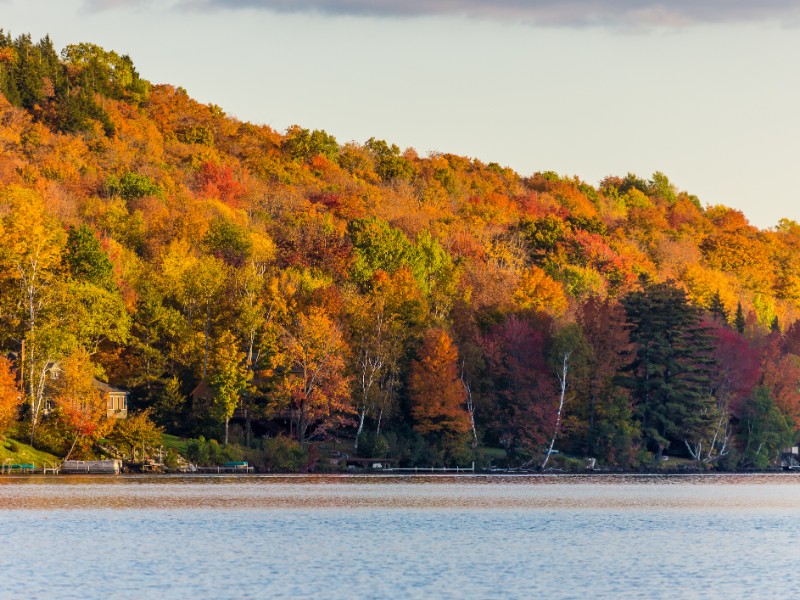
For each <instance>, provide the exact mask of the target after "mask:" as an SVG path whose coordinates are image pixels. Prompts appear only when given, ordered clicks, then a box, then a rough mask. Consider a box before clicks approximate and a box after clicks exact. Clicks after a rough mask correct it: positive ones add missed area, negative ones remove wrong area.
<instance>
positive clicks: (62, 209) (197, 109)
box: [0, 35, 800, 467]
mask: <svg viewBox="0 0 800 600" xmlns="http://www.w3.org/2000/svg"><path fill="white" fill-rule="evenodd" d="M266 117H267V115H265V118H266ZM0 147H2V152H0V207H1V208H2V228H3V235H2V236H0V260H2V262H3V268H2V269H0V288H2V295H1V296H0V348H3V349H5V350H6V351H8V352H18V353H19V352H21V351H23V350H24V360H25V363H24V364H23V367H22V370H23V371H24V374H23V385H24V386H25V390H24V391H25V402H24V405H23V407H22V410H21V413H20V414H21V415H22V419H23V422H27V423H28V425H27V427H28V430H29V429H30V427H31V425H33V426H34V428H35V426H36V424H37V423H40V422H41V424H42V427H43V428H44V429H43V432H44V431H45V430H46V429H47V426H46V423H45V421H46V420H42V418H41V417H42V415H41V414H40V413H41V409H42V407H43V401H44V399H45V396H46V395H47V386H48V384H47V381H48V380H47V376H48V374H47V368H48V367H47V366H48V365H49V364H52V363H53V362H54V361H62V360H67V359H68V357H73V356H75V355H76V353H81V352H83V353H85V354H86V355H88V356H89V357H90V362H91V364H92V365H93V366H94V367H96V368H97V372H98V375H99V376H101V377H105V378H106V379H108V381H109V382H110V383H112V384H113V385H118V386H121V387H125V388H127V389H130V390H131V391H132V393H133V398H132V405H133V407H134V408H139V409H144V408H149V409H150V413H149V414H151V416H152V418H154V419H155V420H156V421H157V422H158V423H159V424H160V425H161V426H163V427H165V428H166V430H167V431H168V432H169V433H175V434H187V435H188V434H192V435H199V434H204V435H206V436H212V437H217V438H222V437H223V436H226V435H228V434H229V428H228V422H229V421H230V420H231V419H233V423H234V427H233V429H231V430H230V434H231V435H233V436H234V437H236V439H242V438H244V437H249V435H250V430H255V432H256V434H259V435H261V434H264V433H268V434H270V435H275V434H277V433H284V434H286V435H289V434H291V435H293V436H295V437H296V438H297V440H298V442H300V443H305V442H306V441H308V439H309V438H312V437H316V438H319V437H322V436H324V435H325V434H326V432H335V433H336V435H339V436H346V437H356V436H357V437H358V441H359V442H360V444H361V448H360V452H361V453H362V454H365V455H370V454H373V455H381V454H386V453H389V455H391V456H393V457H396V458H398V459H399V460H401V461H402V462H403V463H404V464H415V463H420V464H431V462H436V461H439V462H449V463H450V464H452V463H453V462H459V461H460V462H461V463H462V464H463V463H464V461H468V460H471V456H472V451H473V450H472V449H473V448H474V447H475V446H477V445H478V444H481V445H483V444H486V445H489V446H495V447H502V448H504V449H505V450H506V454H507V460H508V464H511V465H517V464H532V462H533V461H536V462H538V460H539V458H538V457H541V456H542V454H543V452H544V451H545V449H546V448H547V447H548V446H549V445H550V442H551V439H552V437H553V435H554V434H555V433H556V431H557V432H558V439H557V441H556V443H555V447H556V448H559V449H560V450H561V451H562V452H564V451H568V452H570V453H572V454H575V455H578V456H594V457H597V458H599V459H600V460H601V461H603V462H605V463H608V464H617V465H621V466H628V465H631V464H639V463H642V462H648V461H650V460H651V459H653V458H660V455H661V454H662V453H664V452H669V453H679V454H682V455H684V456H687V457H690V458H693V459H696V460H697V462H698V463H700V464H705V465H723V464H724V465H727V466H730V467H733V466H738V467H752V466H758V467H763V466H766V465H767V464H768V463H769V462H770V461H772V460H774V459H775V457H776V454H777V451H778V450H780V448H781V447H782V446H784V445H786V444H789V443H790V442H791V441H792V438H793V435H794V433H795V431H796V429H797V426H798V424H800V357H799V356H798V354H800V325H798V324H797V323H796V321H797V318H798V315H799V314H800V312H798V311H799V309H800V226H799V225H798V224H797V223H795V222H793V221H788V220H786V221H782V222H781V224H780V225H779V226H778V227H777V228H775V229H772V230H759V229H758V228H756V227H753V226H751V225H750V224H749V223H748V221H747V219H746V218H745V217H744V216H743V215H742V214H741V213H740V212H738V211H736V210H733V209H730V208H726V207H724V206H704V205H703V203H702V199H698V198H696V197H695V196H693V195H691V194H690V193H688V192H684V191H680V190H678V189H676V188H675V186H674V185H672V184H671V183H670V181H669V179H668V177H667V176H666V175H664V174H662V173H654V174H652V175H651V176H649V178H641V177H639V176H636V175H632V174H627V175H624V176H614V175H610V176H609V177H607V178H606V179H604V180H603V181H602V182H600V183H599V184H598V185H597V186H593V185H591V184H589V183H586V182H583V181H581V180H580V179H579V178H577V177H564V176H559V175H557V174H555V173H552V172H541V173H535V174H533V175H530V176H524V175H520V174H518V173H515V172H513V171H512V170H510V169H507V168H504V167H502V166H500V165H498V164H495V163H489V164H483V163H481V162H479V161H477V160H473V159H470V158H467V157H461V156H455V155H451V154H434V155H431V156H427V157H420V156H418V154H417V153H416V152H415V151H414V150H413V149H410V148H409V149H405V150H401V149H400V148H398V147H397V146H395V145H393V144H392V143H391V142H387V141H383V140H378V139H374V138H372V139H369V140H366V141H364V142H363V143H362V142H346V143H343V142H341V141H339V140H336V139H335V138H333V137H332V136H330V135H329V134H327V133H326V132H325V131H321V130H314V131H311V130H308V129H304V128H302V127H301V126H295V127H291V128H289V129H288V130H287V131H285V132H277V131H274V130H272V129H270V128H269V127H267V126H263V125H253V124H250V123H243V122H240V121H238V120H237V119H235V118H232V117H230V116H227V115H226V114H225V112H224V110H223V109H222V108H220V107H218V106H214V105H203V104H200V103H198V102H196V101H194V100H192V98H190V97H189V96H188V95H187V93H186V92H185V91H184V90H182V89H180V88H175V87H173V86H170V85H151V84H150V83H149V82H147V81H146V80H145V79H143V78H142V77H141V76H140V75H139V74H138V73H137V71H136V69H135V67H134V64H133V62H132V61H131V59H130V58H128V57H120V56H119V55H117V54H116V53H114V52H112V51H106V50H103V49H101V48H99V47H97V46H94V45H91V44H80V45H75V46H68V47H67V48H66V49H65V50H64V51H63V52H61V53H60V54H59V53H57V52H56V50H55V49H54V48H53V46H52V43H51V42H50V40H49V39H47V38H46V39H44V40H42V41H40V42H34V41H33V40H31V39H30V37H27V36H21V37H19V38H16V39H12V38H11V37H9V36H6V35H0ZM23 342H24V348H23ZM76 360H77V359H76ZM76 368H77V367H76ZM201 382H202V383H203V386H201V387H204V388H205V390H206V392H205V393H204V394H199V393H198V394H195V395H194V396H190V392H192V391H193V390H195V389H196V388H197V387H198V385H200V384H201ZM0 395H1V394H0ZM9 397H10V396H9ZM0 404H2V402H0ZM0 412H1V411H0ZM0 423H2V419H0ZM18 427H22V425H18ZM26 431H27V430H26ZM43 435H44V434H43ZM86 435H90V434H86ZM31 436H32V437H34V436H33V433H32V434H31Z"/></svg>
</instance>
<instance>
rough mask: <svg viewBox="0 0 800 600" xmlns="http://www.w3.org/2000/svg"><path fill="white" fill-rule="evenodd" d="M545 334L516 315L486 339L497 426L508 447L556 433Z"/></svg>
mask: <svg viewBox="0 0 800 600" xmlns="http://www.w3.org/2000/svg"><path fill="white" fill-rule="evenodd" d="M544 341H545V336H544V334H543V333H542V332H541V331H538V330H536V329H534V328H533V327H532V326H531V324H530V323H528V322H527V321H525V320H524V319H522V318H520V317H517V316H511V317H510V318H508V319H507V320H506V322H505V323H503V324H502V325H500V326H498V327H495V328H494V330H493V331H492V332H491V333H490V334H489V335H487V336H485V337H484V338H483V340H482V346H483V349H484V354H485V356H486V363H487V366H488V369H489V372H490V373H491V375H492V379H493V383H494V400H495V404H496V408H495V413H494V422H493V427H494V428H495V429H496V430H497V434H498V437H499V441H500V443H501V444H502V445H503V447H504V448H506V450H507V451H510V452H513V451H514V450H516V449H520V448H524V449H526V450H528V451H535V450H536V448H537V447H539V446H541V445H542V444H543V443H544V442H545V440H546V439H547V436H548V435H549V434H550V433H552V430H553V427H554V423H555V417H556V405H555V399H556V393H555V388H554V384H553V381H552V378H551V377H550V375H549V371H548V369H547V365H546V364H545V358H544V351H543V350H544Z"/></svg>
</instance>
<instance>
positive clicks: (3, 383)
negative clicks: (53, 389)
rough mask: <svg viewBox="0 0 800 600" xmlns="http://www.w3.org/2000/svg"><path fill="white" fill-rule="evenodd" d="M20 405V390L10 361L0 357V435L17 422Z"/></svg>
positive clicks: (21, 398)
mask: <svg viewBox="0 0 800 600" xmlns="http://www.w3.org/2000/svg"><path fill="white" fill-rule="evenodd" d="M22 403H23V397H22V390H21V389H20V387H19V383H17V376H16V373H15V372H14V369H13V367H12V364H11V361H10V360H8V359H7V358H5V357H0V435H2V434H3V433H5V432H6V431H7V430H8V428H9V427H10V426H11V425H12V424H14V422H15V421H16V420H17V418H18V417H19V409H20V407H21V406H22Z"/></svg>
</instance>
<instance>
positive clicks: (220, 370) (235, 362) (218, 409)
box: [209, 331, 253, 444]
mask: <svg viewBox="0 0 800 600" xmlns="http://www.w3.org/2000/svg"><path fill="white" fill-rule="evenodd" d="M237 348H238V343H237V340H236V337H235V336H234V335H233V334H232V333H230V332H229V331H223V332H222V334H221V335H220V336H219V338H218V339H217V341H216V344H215V347H214V353H213V355H212V357H211V375H210V377H209V384H210V385H211V388H212V389H213V390H214V410H213V412H214V414H215V415H216V416H217V417H218V418H219V419H220V420H222V421H224V423H225V443H226V444H227V443H228V424H229V423H230V419H231V417H232V416H233V412H234V410H236V407H237V406H238V405H239V401H240V398H241V396H242V394H243V393H244V392H245V391H246V390H247V385H248V383H249V382H250V378H251V377H252V376H253V372H252V371H251V370H250V369H249V368H248V367H247V364H246V363H245V355H244V353H243V352H239V351H238V349H237Z"/></svg>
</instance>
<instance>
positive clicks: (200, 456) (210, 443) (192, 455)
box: [186, 435, 243, 467]
mask: <svg viewBox="0 0 800 600" xmlns="http://www.w3.org/2000/svg"><path fill="white" fill-rule="evenodd" d="M242 456H243V454H242V451H241V450H240V449H239V448H237V447H236V446H231V445H224V446H223V445H220V444H219V442H217V440H207V439H206V438H204V437H203V436H202V435H201V436H200V437H199V438H197V439H194V440H191V441H189V443H188V444H187V445H186V457H187V458H188V459H189V460H190V461H191V462H193V463H195V464H197V465H200V466H203V467H216V466H220V465H223V464H225V463H226V462H235V461H240V460H242Z"/></svg>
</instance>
